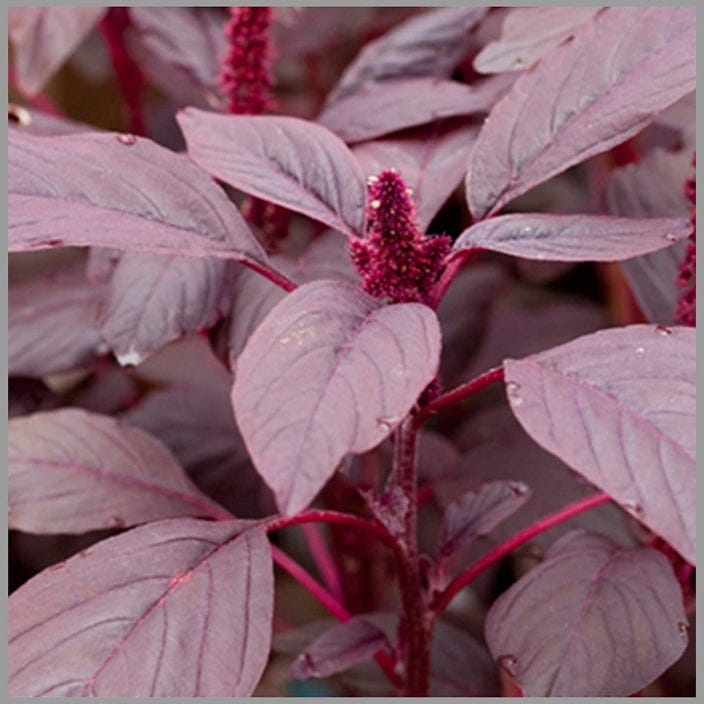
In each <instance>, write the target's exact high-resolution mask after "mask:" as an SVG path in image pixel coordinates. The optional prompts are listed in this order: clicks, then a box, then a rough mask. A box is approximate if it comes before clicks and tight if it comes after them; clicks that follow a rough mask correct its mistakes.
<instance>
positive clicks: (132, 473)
mask: <svg viewBox="0 0 704 704" xmlns="http://www.w3.org/2000/svg"><path fill="white" fill-rule="evenodd" d="M8 465H9V486H8V496H9V519H8V520H9V525H10V527H11V528H17V529H19V530H24V531H27V532H33V533H47V534H49V533H83V532H86V531H89V530H97V529H100V528H115V527H124V526H129V525H134V524H136V523H143V522H146V521H149V520H156V519H159V518H169V517H173V516H213V515H218V514H220V515H222V514H223V510H222V509H221V508H219V507H218V505H217V504H215V503H214V502H212V501H210V499H208V498H207V497H206V496H204V495H203V494H202V493H201V492H200V491H199V490H198V489H197V488H196V487H195V486H194V485H193V483H192V482H191V481H190V480H189V479H188V477H187V476H186V475H185V473H184V471H183V469H182V468H181V466H180V465H179V463H178V462H177V460H176V459H175V458H174V456H173V455H172V454H171V453H170V452H169V451H168V450H167V448H166V447H165V446H164V445H162V443H161V442H159V441H158V440H157V439H156V438H154V437H152V436H151V435H149V434H148V433H145V432H144V431H142V430H139V429H137V428H130V427H127V426H125V425H123V424H121V423H120V422H118V421H116V420H115V419H114V418H110V417H108V416H101V415H97V414H93V413H88V412H86V411H83V410H79V409H73V408H65V409H61V410H56V411H49V412H45V413H35V414H33V415H31V416H25V417H21V418H14V419H12V420H11V421H10V424H9V456H8Z"/></svg>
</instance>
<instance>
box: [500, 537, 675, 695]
mask: <svg viewBox="0 0 704 704" xmlns="http://www.w3.org/2000/svg"><path fill="white" fill-rule="evenodd" d="M486 637H487V642H488V644H489V648H490V650H491V652H492V655H493V656H494V658H495V659H496V660H497V661H498V662H499V664H501V665H502V666H503V667H505V668H506V669H507V671H508V672H510V673H511V674H512V675H513V676H514V677H515V678H516V680H517V682H518V683H519V684H520V686H521V688H522V689H523V693H524V695H525V696H527V697H545V696H555V697H584V696H591V697H594V696H596V697H609V696H621V697H625V696H628V695H631V694H633V693H634V692H636V691H637V690H639V689H641V688H642V687H644V686H646V685H647V684H650V682H652V681H653V680H654V679H656V678H657V677H658V676H659V675H660V674H661V673H662V672H664V670H666V669H667V668H668V667H669V666H670V665H671V664H672V663H674V662H675V661H676V660H677V659H678V658H679V657H680V655H681V654H682V652H683V651H684V649H685V646H686V645H687V640H688V639H687V618H686V616H685V613H684V608H683V605H682V593H681V590H680V586H679V584H678V582H677V580H676V578H675V575H674V573H673V571H672V567H671V566H670V564H669V563H668V561H667V558H665V556H664V555H662V554H661V553H659V552H657V551H656V550H652V549H650V548H631V549H624V548H621V547H620V546H619V545H617V544H615V543H613V542H612V541H611V540H609V539H608V538H605V537H604V536H602V535H599V534H598V533H587V532H585V531H573V532H572V533H569V534H568V535H566V536H564V537H563V538H561V539H560V540H559V541H558V542H556V543H555V544H554V545H553V546H552V548H551V549H550V550H549V552H548V553H547V555H546V558H545V561H544V562H543V563H542V564H540V565H539V566H538V567H535V568H534V569H533V570H531V571H530V572H529V573H528V574H527V575H526V576H525V577H523V578H522V579H521V580H520V581H519V582H517V583H516V584H515V585H514V586H513V587H511V588H510V589H509V590H508V591H507V592H505V593H504V594H502V595H501V596H500V597H499V598H498V599H497V600H496V602H494V605H493V606H492V608H491V610H490V612H489V615H488V617H487V620H486Z"/></svg>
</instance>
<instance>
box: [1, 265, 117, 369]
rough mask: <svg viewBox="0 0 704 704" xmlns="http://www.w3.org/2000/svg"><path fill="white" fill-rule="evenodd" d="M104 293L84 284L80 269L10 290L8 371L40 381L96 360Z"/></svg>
mask: <svg viewBox="0 0 704 704" xmlns="http://www.w3.org/2000/svg"><path fill="white" fill-rule="evenodd" d="M104 289H105V287H104V286H103V285H102V284H91V283H90V282H88V281H87V280H86V276H85V274H84V273H83V266H82V265H79V266H77V267H68V268H66V269H63V270H61V271H58V272H53V273H50V274H45V275H42V276H37V277H33V278H31V279H28V280H27V281H23V282H20V283H19V284H17V285H14V286H10V287H9V290H8V294H9V295H8V298H9V301H8V302H9V321H8V323H9V327H8V371H9V373H10V374H12V375H20V376H21V375H25V376H34V377H42V376H45V375H46V374H53V373H55V372H63V371H69V370H72V369H76V368H79V367H81V366H82V365H84V364H86V363H87V362H90V361H91V360H93V359H94V358H95V356H96V354H97V353H98V351H99V349H100V347H101V346H102V339H101V336H100V328H99V327H98V323H97V316H98V309H99V306H100V303H101V300H102V297H103V295H104ZM47 291H51V295H47Z"/></svg>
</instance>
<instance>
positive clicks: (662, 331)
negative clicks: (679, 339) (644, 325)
mask: <svg viewBox="0 0 704 704" xmlns="http://www.w3.org/2000/svg"><path fill="white" fill-rule="evenodd" d="M655 332H657V333H658V335H672V330H670V328H668V327H665V326H664V325H656V326H655Z"/></svg>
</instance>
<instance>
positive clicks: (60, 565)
mask: <svg viewBox="0 0 704 704" xmlns="http://www.w3.org/2000/svg"><path fill="white" fill-rule="evenodd" d="M64 567H66V562H65V561H63V562H57V563H56V564H55V565H51V567H48V568H47V569H48V570H49V572H55V571H56V570H62V569H63V568H64Z"/></svg>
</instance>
